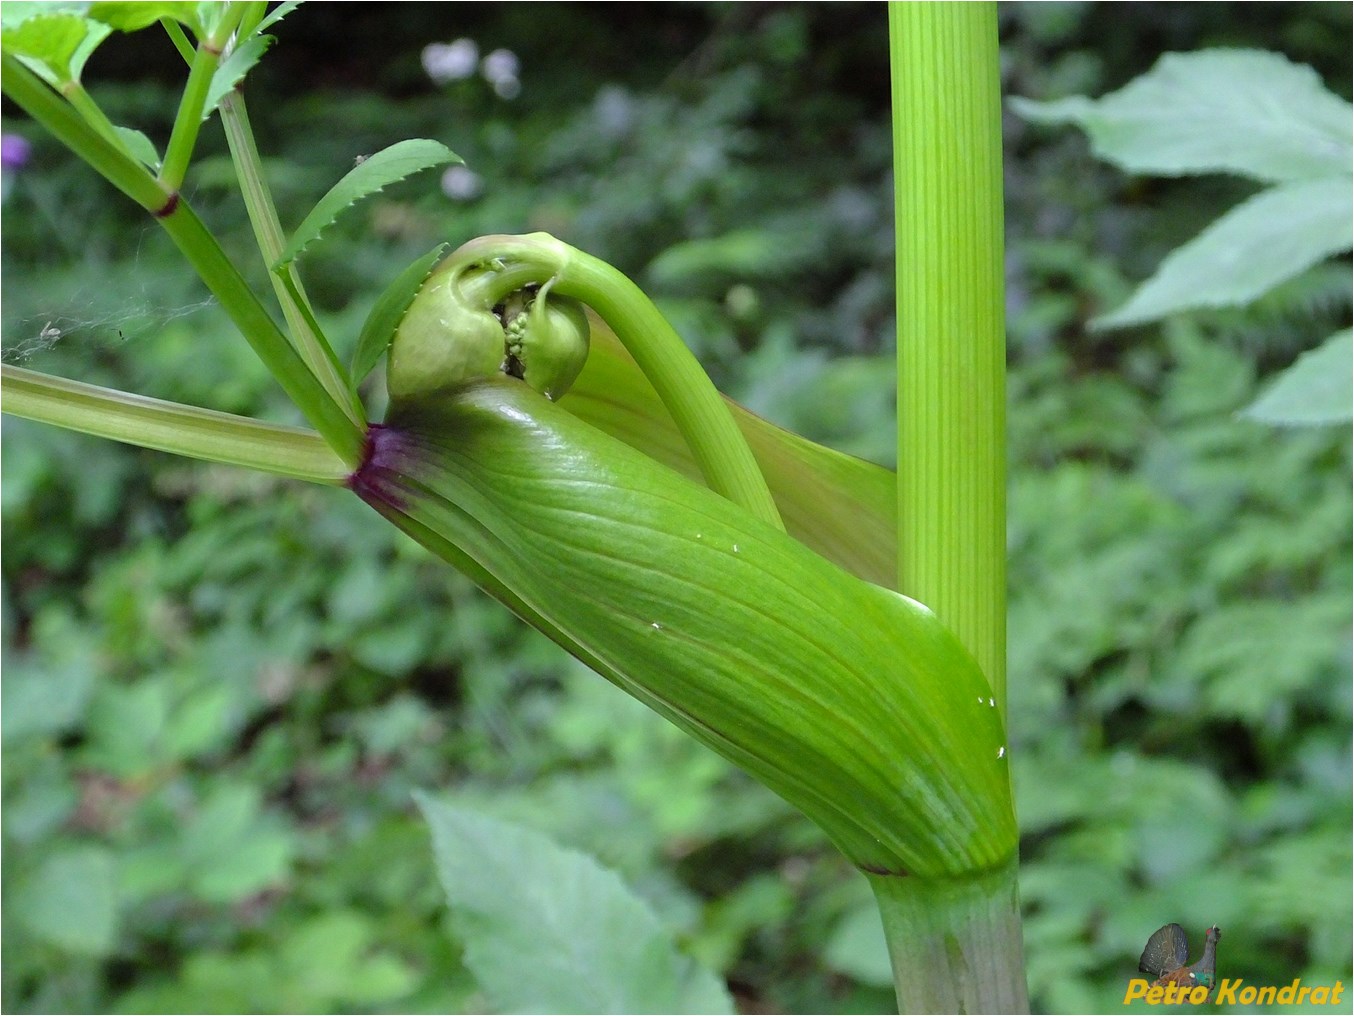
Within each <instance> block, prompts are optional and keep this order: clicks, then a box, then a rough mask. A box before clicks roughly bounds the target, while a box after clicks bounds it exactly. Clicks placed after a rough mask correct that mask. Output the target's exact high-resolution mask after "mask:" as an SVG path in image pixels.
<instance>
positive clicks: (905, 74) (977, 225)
mask: <svg viewBox="0 0 1354 1016" xmlns="http://www.w3.org/2000/svg"><path fill="white" fill-rule="evenodd" d="M889 39H890V47H891V53H892V60H893V110H894V112H893V117H894V124H893V132H894V161H893V165H894V177H895V183H894V186H895V195H896V208H895V214H896V222H897V280H898V283H897V286H898V288H897V293H898V463H899V466H898V555H899V569H898V576H899V587H898V588H899V589H901V590H902V591H903V592H905V593H906V594H907V595H909V596H912V597H915V598H916V599H918V600H920V601H921V602H923V603H925V604H927V605H928V606H929V607H930V608H931V609H932V610H934V611H935V612H936V614H937V615H938V616H939V617H940V619H941V620H942V621H943V622H945V624H946V626H947V627H948V628H949V629H950V630H951V631H953V632H954V633H955V634H956V635H957V636H958V637H959V640H960V642H962V643H963V644H964V646H965V647H966V648H967V649H968V650H969V651H970V652H971V653H972V654H973V656H974V657H975V658H976V659H977V661H978V663H979V664H980V666H981V668H982V670H983V672H984V673H985V674H986V675H987V677H988V681H989V683H990V684H991V686H992V689H993V693H994V695H995V697H996V704H997V707H998V709H999V711H1000V712H1001V714H1002V715H1003V717H1004V716H1005V670H1006V570H1005V560H1006V556H1005V548H1006V519H1005V510H1006V497H1005V489H1006V469H1005V463H1006V444H1005V364H1006V359H1005V355H1006V354H1005V333H1004V321H1003V312H1002V307H1003V285H1002V282H1003V274H1002V186H1001V95H1000V81H999V74H998V49H997V20H996V7H995V4H990V3H968V4H950V3H933V4H911V3H891V4H890V5H889ZM1003 750H1004V749H1003ZM871 884H872V886H873V887H874V890H875V895H876V898H877V900H878V902H879V906H880V911H881V913H882V915H883V920H884V929H885V933H886V936H887V938H888V941H889V948H890V953H891V956H892V959H893V970H894V979H895V982H896V984H897V988H898V1000H899V1004H900V1006H901V1008H902V1011H903V1012H912V1011H917V1012H1019V1011H1024V1010H1025V1009H1026V1008H1027V1007H1028V1001H1027V1000H1026V989H1025V981H1024V972H1023V955H1022V947H1021V938H1020V911H1019V896H1018V893H1017V890H1016V860H1015V857H1014V856H1012V857H1010V858H1008V860H1007V863H1006V864H1005V865H1003V866H1001V867H999V868H996V869H993V870H988V871H975V872H973V873H972V875H971V876H970V877H966V878H960V879H952V880H945V881H944V882H937V881H935V880H923V879H911V878H901V879H900V878H880V877H872V878H871Z"/></svg>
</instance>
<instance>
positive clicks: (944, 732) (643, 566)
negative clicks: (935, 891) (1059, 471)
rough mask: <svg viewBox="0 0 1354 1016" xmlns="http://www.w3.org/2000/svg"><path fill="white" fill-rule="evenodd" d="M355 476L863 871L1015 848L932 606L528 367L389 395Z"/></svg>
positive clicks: (394, 514) (998, 758) (993, 758)
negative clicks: (856, 572)
mask: <svg viewBox="0 0 1354 1016" xmlns="http://www.w3.org/2000/svg"><path fill="white" fill-rule="evenodd" d="M351 485H352V487H353V489H354V490H355V491H356V492H357V493H358V494H359V495H360V496H361V497H362V498H363V499H364V500H366V501H367V502H369V503H370V504H371V505H372V506H373V507H375V508H376V509H377V510H378V511H379V512H381V513H382V514H383V515H385V516H386V517H387V518H388V519H390V520H391V521H392V522H394V523H395V524H396V525H397V526H399V527H400V528H401V529H403V530H405V531H406V532H408V533H409V534H411V535H412V536H413V537H414V538H415V539H417V540H419V541H420V542H421V543H423V544H424V545H425V546H427V547H428V548H429V549H431V550H433V551H434V552H435V553H437V554H439V555H440V556H442V557H444V558H445V559H446V560H448V561H450V562H451V563H453V564H455V565H457V566H458V567H460V568H461V569H462V570H464V571H466V572H467V574H469V575H470V576H471V578H473V579H474V580H475V581H477V582H478V583H479V584H480V585H482V586H483V587H484V588H485V589H487V590H488V591H489V592H491V593H492V594H494V595H495V596H497V597H498V598H499V599H500V600H502V601H503V602H504V603H506V604H507V605H508V606H509V607H511V608H512V609H513V610H514V611H516V612H517V613H518V614H519V615H520V616H521V617H522V618H523V619H524V620H526V621H528V622H529V623H530V624H532V625H534V626H535V627H536V628H538V629H540V630H541V631H542V632H544V633H545V634H546V635H548V636H549V637H550V638H552V639H553V640H554V641H556V642H557V643H559V644H560V645H562V646H563V647H564V648H566V649H567V650H569V651H570V652H571V653H573V654H574V655H576V656H577V657H579V658H580V659H581V660H583V661H584V662H585V663H587V664H589V665H590V666H592V667H593V668H594V669H596V670H597V671H598V672H600V673H601V674H603V675H604V676H605V677H607V678H608V679H609V680H611V681H613V682H614V683H616V684H617V685H619V686H620V687H622V688H624V689H626V690H627V691H629V692H631V693H632V694H633V695H635V696H636V697H637V698H639V699H641V700H642V701H644V702H646V703H648V704H649V705H651V706H652V707H653V708H655V709H657V710H658V711H659V712H661V713H662V714H664V715H665V716H667V717H668V718H669V719H671V720H673V721H674V722H675V723H677V724H678V725H679V726H681V727H683V728H684V729H686V730H688V731H689V732H690V733H692V734H693V735H694V736H696V737H697V738H699V739H700V740H701V741H703V742H704V743H705V744H707V745H709V746H710V747H712V748H713V749H715V750H716V751H718V752H719V753H720V754H722V755H724V756H725V757H727V758H729V759H730V760H732V761H733V762H735V763H737V764H738V765H740V766H742V767H743V768H745V769H747V770H748V771H749V772H751V773H753V774H754V775H756V776H757V777H758V778H759V779H761V780H762V781H763V782H765V783H766V784H767V785H768V786H770V787H771V788H772V789H773V790H775V791H776V792H778V793H779V794H781V795H782V796H783V797H785V798H786V799H787V800H789V801H790V802H791V803H792V804H794V805H796V806H797V807H799V808H800V809H801V810H803V811H804V812H805V813H807V814H808V815H809V816H810V817H811V818H813V819H814V820H815V821H816V822H818V824H819V825H821V826H822V827H823V828H824V829H825V830H826V831H827V833H828V834H829V835H830V836H831V837H832V839H833V840H834V842H836V843H837V845H838V846H839V847H840V848H841V849H842V850H843V852H844V853H845V854H846V855H847V856H848V857H849V858H850V859H851V860H852V861H854V862H855V863H856V864H857V865H859V866H860V867H862V868H864V869H866V870H869V871H875V872H887V873H898V874H903V873H908V874H913V875H920V876H927V877H944V876H947V875H959V874H962V873H966V872H971V871H972V870H974V869H976V868H987V867H993V866H996V865H998V864H1000V863H1002V862H1003V861H1005V860H1006V859H1008V858H1009V857H1010V856H1011V855H1012V854H1013V852H1014V850H1015V843H1016V829H1015V822H1014V817H1013V813H1012V808H1011V802H1010V796H1009V777H1008V773H1007V763H1006V758H1005V747H1004V745H1005V741H1004V734H1003V732H1002V725H1001V720H1000V718H999V716H998V710H997V709H996V708H994V707H993V706H992V705H991V704H990V703H991V701H992V692H991V690H990V689H989V687H988V685H987V682H986V680H985V679H984V677H983V675H982V673H981V672H980V670H979V669H978V667H977V665H976V664H975V663H974V662H973V660H972V658H971V657H970V656H969V655H968V654H967V653H966V651H965V650H964V649H963V648H962V646H961V645H960V644H959V643H958V641H957V640H956V639H955V638H954V637H953V636H952V635H951V634H950V632H949V631H948V630H947V629H946V628H945V627H944V626H943V625H942V624H941V623H940V622H939V621H938V620H937V619H936V618H935V617H934V615H932V614H931V613H930V612H929V611H928V610H926V608H924V607H922V606H921V605H919V604H917V603H915V602H913V601H911V600H908V599H906V598H905V597H902V596H899V595H898V594H896V593H893V592H890V591H888V590H885V589H883V588H881V587H878V586H874V585H871V584H870V583H868V582H864V581H862V580H860V579H857V578H855V577H854V576H852V575H850V574H849V573H847V572H845V571H843V570H842V569H840V568H839V567H837V566H836V565H834V564H832V563H830V562H828V561H827V560H825V559H823V558H821V557H819V556H818V555H817V554H815V553H813V552H812V551H811V550H809V549H808V548H807V547H805V546H804V545H803V544H800V543H798V542H797V541H795V540H794V539H792V538H790V537H788V536H786V535H784V534H783V533H780V532H778V531H776V530H775V529H773V528H772V527H770V526H769V525H766V524H764V523H761V522H758V521H756V520H755V519H753V518H751V516H750V515H748V514H747V513H746V512H744V511H743V510H742V509H740V508H739V507H737V506H736V505H734V504H733V503H732V502H730V501H727V500H725V499H724V498H721V497H719V496H718V495H716V494H713V493H711V492H710V491H709V490H707V489H705V488H703V487H701V486H699V485H697V484H695V483H693V482H691V481H690V480H688V479H686V478H684V477H682V476H681V475H679V474H677V473H675V472H673V471H672V470H670V469H668V468H667V467H665V466H662V465H660V464H658V463H656V462H655V461H653V460H652V459H650V458H648V457H646V456H644V455H642V454H640V453H638V452H636V451H634V450H633V449H631V448H630V447H628V446H626V445H624V444H622V443H620V442H619V441H617V440H615V439H614V438H611V437H609V436H607V435H606V434H603V433H602V432H600V431H598V430H596V429H595V428H593V427H591V426H589V425H588V424H587V423H584V422H583V421H581V420H579V419H578V418H577V417H575V416H573V415H571V414H570V413H568V412H567V411H565V410H564V409H562V408H560V407H559V406H556V405H554V404H553V403H551V402H550V401H548V400H547V399H545V398H543V397H542V396H540V395H538V394H537V393H535V392H533V391H531V390H530V389H529V388H527V386H526V385H524V384H522V383H521V382H520V381H517V380H515V379H511V378H499V379H494V380H487V381H482V382H475V383H471V384H468V385H466V386H465V387H463V388H461V389H458V390H456V391H454V392H450V393H445V394H443V395H441V396H439V397H438V398H437V399H435V400H428V401H424V402H420V403H416V404H415V403H405V404H401V405H396V406H395V408H394V409H392V413H391V416H390V418H389V419H388V421H387V423H386V424H385V425H384V426H380V427H374V428H373V429H372V431H371V433H370V439H369V442H368V450H367V457H366V460H365V462H364V463H363V465H362V467H361V468H360V469H359V470H358V471H357V472H356V473H355V474H354V475H353V477H352V480H351Z"/></svg>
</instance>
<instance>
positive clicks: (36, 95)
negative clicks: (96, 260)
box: [0, 54, 364, 467]
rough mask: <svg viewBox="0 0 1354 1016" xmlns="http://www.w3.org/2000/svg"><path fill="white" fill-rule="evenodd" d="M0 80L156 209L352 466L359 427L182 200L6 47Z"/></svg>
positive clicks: (101, 169)
mask: <svg viewBox="0 0 1354 1016" xmlns="http://www.w3.org/2000/svg"><path fill="white" fill-rule="evenodd" d="M0 87H3V90H4V93H5V94H6V95H7V96H9V97H10V98H11V99H12V100H13V101H14V102H16V103H17V104H18V105H19V106H20V107H21V108H22V109H23V110H24V111H25V112H26V113H28V114H29V116H31V117H33V119H35V120H37V121H38V122H39V123H41V124H42V125H43V126H44V127H45V128H46V129H47V130H48V131H50V132H51V133H52V135H53V136H55V137H56V138H57V139H58V140H59V141H61V142H62V143H63V144H64V145H66V147H68V148H70V149H71V151H73V152H75V154H76V155H78V156H80V157H81V158H82V159H84V160H85V161H86V162H88V163H89V164H90V165H91V166H92V167H93V168H94V169H95V170H96V171H97V172H98V173H99V174H100V175H101V176H103V177H104V179H106V180H108V182H109V183H111V184H113V186H115V187H117V188H118V189H119V190H120V191H122V192H123V193H124V194H126V195H127V196H128V197H130V198H131V199H132V200H133V201H135V202H136V203H137V204H139V205H140V206H141V207H142V208H144V209H145V210H146V211H148V212H150V213H151V214H152V215H154V216H155V219H156V221H157V222H159V223H160V225H161V226H163V227H164V229H165V231H166V232H167V233H169V235H170V237H171V238H172V239H173V241H174V243H175V244H176V245H177V246H178V247H179V249H180V250H181V251H182V252H183V253H184V255H185V256H186V257H187V258H188V261H189V263H190V264H192V266H193V268H194V269H195V270H196V271H197V273H198V275H199V276H200V277H201V278H202V281H203V282H205V283H206V284H207V288H208V289H209V290H210V291H211V293H212V295H213V296H215V297H216V298H217V300H219V301H220V303H221V306H222V308H223V309H224V310H225V311H226V313H227V314H229V315H230V318H231V320H232V321H233V322H234V323H235V326H236V327H237V328H239V329H240V331H241V333H242V334H243V335H244V337H245V339H246V340H247V341H248V342H249V344H250V345H251V346H252V347H253V348H254V351H255V352H256V353H257V354H258V355H259V358H260V359H261V360H263V362H264V364H265V366H267V368H268V370H269V371H270V372H271V373H272V374H273V376H274V377H275V378H276V379H277V381H278V383H279V384H281V386H282V388H283V390H284V391H286V393H287V395H288V396H289V397H290V398H291V399H292V401H293V402H295V403H296V405H297V406H298V407H299V408H300V410H301V412H302V413H304V414H305V416H306V419H307V420H309V421H310V424H311V425H312V426H313V427H314V428H315V429H316V430H318V431H319V432H320V434H321V435H322V436H323V437H324V439H325V441H327V442H328V443H329V446H330V447H331V448H333V449H334V451H335V452H337V453H338V455H339V456H340V457H341V458H342V459H343V461H344V462H345V463H347V464H348V465H349V466H352V467H355V466H356V465H357V463H358V462H359V461H360V460H361V457H362V444H363V440H364V428H363V427H361V426H360V425H358V424H356V423H354V421H353V420H352V418H351V417H350V416H349V415H348V411H347V410H345V408H344V407H343V406H342V405H340V404H339V403H338V402H336V401H335V400H334V399H333V398H332V397H331V396H330V394H329V392H328V391H326V390H325V388H324V386H323V385H321V384H320V382H319V381H318V380H317V379H316V378H315V376H314V375H313V374H311V372H310V371H309V369H307V367H306V365H305V363H304V361H302V360H301V358H300V356H299V355H298V354H297V352H296V350H295V349H293V348H292V346H291V344H290V343H289V342H288V341H287V339H286V337H285V336H284V335H283V334H282V332H281V331H279V330H278V327H277V325H276V324H274V322H273V319H272V318H271V317H269V316H268V312H267V311H266V310H264V308H263V305H262V304H260V303H259V301H258V298H257V297H256V296H255V295H254V293H253V291H252V290H251V289H250V288H249V284H248V283H246V282H245V280H244V278H243V277H242V276H241V275H240V273H239V271H238V270H237V269H236V268H235V266H234V265H233V264H232V263H231V261H230V259H229V258H227V257H226V255H225V252H224V251H222V250H221V245H220V244H219V243H217V241H216V238H215V237H214V236H212V234H211V233H210V232H209V231H208V230H207V228H206V227H205V226H204V225H203V224H202V222H201V220H200V219H198V217H197V216H196V215H195V214H194V213H193V210H192V209H191V208H190V207H189V206H188V203H187V202H186V201H184V200H182V198H181V197H180V196H179V195H178V194H177V193H174V192H169V191H166V190H165V188H164V186H163V185H162V184H161V183H159V182H158V181H157V180H155V179H154V178H152V177H151V175H150V174H149V173H148V172H147V171H146V169H145V167H143V166H141V165H140V164H139V163H137V162H136V161H135V160H134V159H133V158H132V157H131V156H130V155H128V154H126V152H124V151H122V150H120V149H118V148H116V147H114V146H113V145H112V144H110V143H109V142H108V141H107V140H106V139H105V138H103V137H102V136H101V135H100V134H99V133H98V132H97V131H96V130H94V128H92V127H90V126H89V125H88V124H86V123H85V122H84V121H83V120H82V119H81V118H80V117H79V116H77V115H76V114H75V113H74V112H73V111H72V110H71V108H70V106H68V105H67V104H66V103H65V102H63V101H62V100H61V99H60V98H59V97H58V96H57V95H56V93H55V92H53V91H52V90H51V89H50V88H48V87H47V86H46V85H45V84H43V83H42V82H41V81H40V80H39V79H38V78H37V76H36V75H34V74H33V73H32V72H31V71H29V70H28V68H26V67H24V66H23V65H22V64H20V63H19V62H18V61H17V60H15V59H14V58H13V57H11V56H9V55H8V54H0Z"/></svg>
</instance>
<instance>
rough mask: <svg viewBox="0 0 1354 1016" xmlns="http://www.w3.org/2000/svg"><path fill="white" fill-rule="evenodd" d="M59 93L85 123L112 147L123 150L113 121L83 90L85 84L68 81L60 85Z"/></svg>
mask: <svg viewBox="0 0 1354 1016" xmlns="http://www.w3.org/2000/svg"><path fill="white" fill-rule="evenodd" d="M61 94H62V95H64V96H65V97H66V101H67V102H69V103H70V104H71V107H72V108H73V109H74V110H75V111H76V112H77V113H79V114H80V116H81V117H83V118H84V121H85V123H87V124H89V125H90V126H91V127H93V128H94V129H95V130H96V131H97V132H98V133H99V135H100V136H101V137H102V138H103V139H104V140H105V141H107V142H108V143H109V144H110V145H112V146H113V147H114V148H117V149H119V150H124V146H123V143H122V139H121V138H119V137H118V132H117V128H116V127H114V126H113V121H111V120H109V119H108V117H107V116H106V115H105V114H104V111H103V110H102V109H100V108H99V105H98V103H96V102H95V101H94V99H93V97H92V96H90V94H89V93H88V92H87V91H85V86H84V85H82V84H81V83H80V82H78V81H68V82H67V83H66V84H65V85H64V86H62V89H61Z"/></svg>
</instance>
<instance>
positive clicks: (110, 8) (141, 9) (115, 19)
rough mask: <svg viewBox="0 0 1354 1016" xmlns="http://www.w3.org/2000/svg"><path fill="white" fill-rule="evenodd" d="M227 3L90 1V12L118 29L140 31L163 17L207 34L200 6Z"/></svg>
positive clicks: (141, 0) (162, 0) (95, 17)
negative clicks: (92, 2)
mask: <svg viewBox="0 0 1354 1016" xmlns="http://www.w3.org/2000/svg"><path fill="white" fill-rule="evenodd" d="M211 6H218V7H222V6H225V5H224V4H215V5H213V4H199V3H195V2H193V0H132V2H129V3H122V2H118V0H114V2H107V3H95V4H90V7H89V16H90V17H91V18H94V19H95V20H96V21H102V22H103V23H104V24H105V25H108V26H110V27H111V28H116V29H117V30H118V31H119V32H139V31H140V30H141V29H143V28H149V27H150V26H151V25H154V24H158V23H159V21H160V19H161V18H168V19H169V20H170V21H177V22H178V23H179V24H181V25H183V26H184V27H185V28H188V29H191V30H192V32H193V34H194V35H197V36H198V37H199V38H201V37H202V35H203V34H204V32H203V24H202V16H201V15H202V12H201V8H203V7H211Z"/></svg>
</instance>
